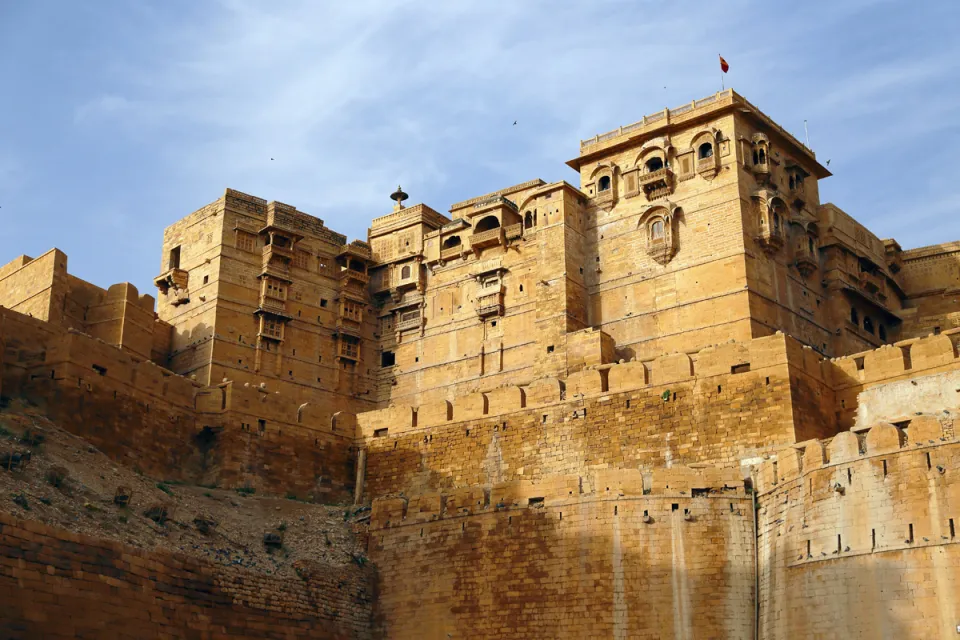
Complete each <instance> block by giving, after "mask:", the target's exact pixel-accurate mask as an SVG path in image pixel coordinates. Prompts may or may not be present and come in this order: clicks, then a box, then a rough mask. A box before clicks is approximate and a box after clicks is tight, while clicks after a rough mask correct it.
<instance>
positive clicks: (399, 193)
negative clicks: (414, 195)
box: [390, 185, 410, 211]
mask: <svg viewBox="0 0 960 640" xmlns="http://www.w3.org/2000/svg"><path fill="white" fill-rule="evenodd" d="M409 197H410V196H408V195H407V194H406V193H404V191H403V189H402V188H400V185H397V190H396V191H394V192H393V193H391V194H390V199H391V200H393V201H394V202H396V204H395V205H393V209H394V211H399V210H400V209H403V201H404V200H406V199H407V198H409Z"/></svg>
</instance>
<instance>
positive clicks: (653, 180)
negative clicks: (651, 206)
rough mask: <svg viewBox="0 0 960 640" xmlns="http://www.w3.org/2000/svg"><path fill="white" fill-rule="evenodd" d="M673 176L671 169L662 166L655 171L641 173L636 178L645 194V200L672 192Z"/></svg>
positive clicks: (662, 196) (654, 198) (661, 196)
mask: <svg viewBox="0 0 960 640" xmlns="http://www.w3.org/2000/svg"><path fill="white" fill-rule="evenodd" d="M673 178H674V176H673V171H672V170H671V169H669V168H668V167H664V168H662V169H657V170H656V171H651V172H649V173H643V174H641V175H640V176H639V178H638V183H639V185H640V188H641V189H642V190H643V193H644V195H645V196H647V200H656V199H658V198H664V197H666V196H668V195H670V194H671V193H673V189H674V179H673Z"/></svg>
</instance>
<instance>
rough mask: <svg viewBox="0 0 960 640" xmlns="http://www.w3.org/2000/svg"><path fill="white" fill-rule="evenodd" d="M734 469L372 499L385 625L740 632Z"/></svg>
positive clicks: (746, 631) (742, 506)
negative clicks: (373, 500)
mask: <svg viewBox="0 0 960 640" xmlns="http://www.w3.org/2000/svg"><path fill="white" fill-rule="evenodd" d="M752 510H753V503H752V498H751V497H749V496H748V495H747V494H746V493H745V491H744V484H743V480H742V479H741V478H740V476H739V474H738V472H737V471H736V470H720V469H698V470H691V469H686V468H679V467H678V468H674V469H662V470H658V471H657V472H654V473H653V474H652V476H650V477H648V478H646V479H644V477H643V476H642V475H641V474H640V472H638V471H636V470H629V471H599V472H597V473H595V474H591V475H589V476H577V475H573V476H553V477H551V478H550V479H549V480H545V481H544V482H542V483H529V482H509V483H505V484H499V485H492V486H482V487H470V488H465V489H462V490H457V491H453V492H444V493H430V494H424V495H416V496H411V497H409V498H384V499H380V500H377V501H375V502H374V504H373V512H372V518H371V528H370V549H369V553H370V556H371V559H372V560H373V561H374V562H375V563H377V565H378V566H379V567H380V573H379V576H380V580H381V586H382V591H381V595H380V597H379V599H378V603H377V618H378V620H379V622H380V629H379V631H380V632H381V633H383V634H384V636H385V637H390V638H438V639H443V638H448V637H455V638H457V637H470V638H518V637H523V638H585V637H609V638H665V637H685V638H718V637H722V638H748V637H750V636H751V634H752V632H753V625H754V581H753V571H754V569H753V563H754V556H753V512H752Z"/></svg>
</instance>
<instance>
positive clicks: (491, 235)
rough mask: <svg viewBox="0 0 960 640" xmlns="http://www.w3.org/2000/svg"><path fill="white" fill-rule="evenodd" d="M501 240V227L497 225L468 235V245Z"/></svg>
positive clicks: (493, 242) (492, 242)
mask: <svg viewBox="0 0 960 640" xmlns="http://www.w3.org/2000/svg"><path fill="white" fill-rule="evenodd" d="M502 241H503V229H502V228H501V227H497V228H496V229H490V230H488V231H481V232H480V233H475V234H473V235H472V236H470V245H471V246H474V247H476V246H479V245H481V244H495V243H500V242H502Z"/></svg>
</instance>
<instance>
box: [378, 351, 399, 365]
mask: <svg viewBox="0 0 960 640" xmlns="http://www.w3.org/2000/svg"><path fill="white" fill-rule="evenodd" d="M396 363H397V356H396V354H394V353H393V351H384V352H383V353H381V354H380V366H381V367H392V366H393V365H395V364H396Z"/></svg>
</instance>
